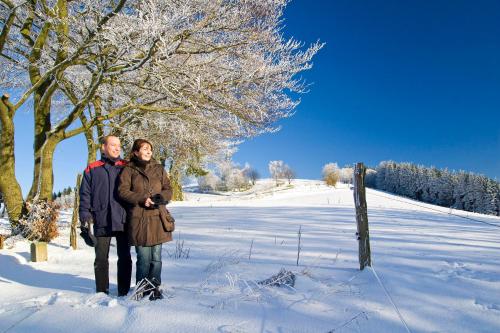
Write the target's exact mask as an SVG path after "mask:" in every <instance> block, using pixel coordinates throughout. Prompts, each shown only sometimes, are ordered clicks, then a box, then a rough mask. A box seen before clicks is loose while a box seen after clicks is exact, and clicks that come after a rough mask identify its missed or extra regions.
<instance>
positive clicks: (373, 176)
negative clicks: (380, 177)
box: [365, 168, 377, 188]
mask: <svg viewBox="0 0 500 333" xmlns="http://www.w3.org/2000/svg"><path fill="white" fill-rule="evenodd" d="M376 182H377V170H375V169H371V168H367V169H366V175H365V185H366V186H367V187H370V188H376V186H377V184H376Z"/></svg>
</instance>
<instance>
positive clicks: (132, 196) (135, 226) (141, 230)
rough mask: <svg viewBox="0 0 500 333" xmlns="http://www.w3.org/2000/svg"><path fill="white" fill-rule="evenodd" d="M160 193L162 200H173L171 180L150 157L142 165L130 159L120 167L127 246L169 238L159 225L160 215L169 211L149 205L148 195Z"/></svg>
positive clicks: (119, 190)
mask: <svg viewBox="0 0 500 333" xmlns="http://www.w3.org/2000/svg"><path fill="white" fill-rule="evenodd" d="M158 193H159V194H161V195H162V196H163V198H164V200H168V201H170V200H171V199H172V188H171V187H170V179H169V178H168V175H167V173H166V171H165V169H164V168H163V166H162V165H160V164H158V163H157V162H156V161H154V160H151V161H150V162H149V163H148V164H146V166H145V168H141V167H140V166H139V165H138V163H137V162H136V161H135V160H134V159H132V160H131V161H130V162H129V163H128V165H127V166H126V167H125V168H124V169H123V171H122V173H121V175H120V184H119V186H118V195H119V197H120V198H121V199H122V200H123V201H125V202H126V203H127V224H128V235H129V242H130V245H133V246H153V245H157V244H161V243H165V242H169V241H171V240H172V233H171V232H167V231H166V229H165V227H164V225H163V224H162V219H161V218H160V214H163V216H162V217H165V214H169V213H168V211H167V209H166V208H165V206H160V208H151V207H150V208H148V207H146V206H144V202H145V201H146V199H147V198H150V197H152V196H153V195H155V194H158Z"/></svg>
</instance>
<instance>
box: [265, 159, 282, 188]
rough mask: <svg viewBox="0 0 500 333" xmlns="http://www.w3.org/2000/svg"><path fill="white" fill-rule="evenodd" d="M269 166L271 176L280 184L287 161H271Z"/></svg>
mask: <svg viewBox="0 0 500 333" xmlns="http://www.w3.org/2000/svg"><path fill="white" fill-rule="evenodd" d="M268 167H269V173H270V174H271V177H272V178H273V179H274V181H275V182H276V186H278V185H279V180H280V179H281V178H284V176H283V171H284V168H285V163H284V162H283V161H270V162H269V165H268Z"/></svg>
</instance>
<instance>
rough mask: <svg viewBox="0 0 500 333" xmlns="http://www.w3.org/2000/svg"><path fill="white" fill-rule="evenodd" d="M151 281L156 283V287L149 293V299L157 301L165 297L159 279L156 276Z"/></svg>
mask: <svg viewBox="0 0 500 333" xmlns="http://www.w3.org/2000/svg"><path fill="white" fill-rule="evenodd" d="M151 282H152V283H153V284H154V286H155V288H154V289H153V291H152V292H151V294H150V295H149V300H150V301H156V300H158V299H163V294H162V292H161V289H160V283H159V281H158V280H157V279H155V278H152V279H151Z"/></svg>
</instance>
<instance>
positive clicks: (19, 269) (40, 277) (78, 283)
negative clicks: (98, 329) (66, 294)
mask: <svg viewBox="0 0 500 333" xmlns="http://www.w3.org/2000/svg"><path fill="white" fill-rule="evenodd" d="M19 254H20V255H22V256H23V257H26V256H28V260H29V254H28V253H27V252H23V253H19ZM0 267H2V270H1V271H0V281H2V282H3V281H4V280H9V281H13V282H17V283H20V284H24V285H27V286H32V287H38V288H49V289H58V290H69V291H76V292H81V293H91V292H94V288H95V283H94V280H91V279H86V278H82V277H79V276H76V275H72V274H64V273H52V272H46V271H42V270H38V269H35V268H33V267H31V266H30V265H26V264H22V263H21V262H19V260H18V259H17V258H15V257H14V256H10V255H4V254H0Z"/></svg>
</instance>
